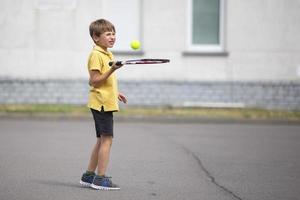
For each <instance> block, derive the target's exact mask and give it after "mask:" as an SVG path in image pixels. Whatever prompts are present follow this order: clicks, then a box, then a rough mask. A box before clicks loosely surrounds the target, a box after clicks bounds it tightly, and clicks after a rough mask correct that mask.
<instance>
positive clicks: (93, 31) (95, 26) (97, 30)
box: [89, 19, 116, 38]
mask: <svg viewBox="0 0 300 200" xmlns="http://www.w3.org/2000/svg"><path fill="white" fill-rule="evenodd" d="M89 30H90V36H91V37H92V38H93V36H94V35H96V36H97V37H99V36H100V35H101V34H102V33H104V32H107V31H111V32H116V30H115V27H114V25H113V24H112V23H111V22H110V21H108V20H106V19H98V20H96V21H93V22H92V23H91V24H90V27H89Z"/></svg>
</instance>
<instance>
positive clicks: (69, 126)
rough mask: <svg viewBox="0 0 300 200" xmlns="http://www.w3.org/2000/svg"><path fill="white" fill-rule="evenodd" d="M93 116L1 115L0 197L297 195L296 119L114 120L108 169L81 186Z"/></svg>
mask: <svg viewBox="0 0 300 200" xmlns="http://www.w3.org/2000/svg"><path fill="white" fill-rule="evenodd" d="M94 142H95V133H94V125H93V122H92V120H91V119H26V118H15V119H8V118H0V199H1V200H14V199H18V200H21V199H24V200H25V199H26V200H27V199H28V200H35V199H43V200H48V199H49V200H50V199H51V200H53V199H55V200H60V199H61V200H67V199H80V200H85V199H106V200H109V199H114V200H116V199H120V200H123V199H124V200H125V199H128V200H129V199H130V200H133V199H163V200H176V199H178V200H184V199H189V200H194V199H195V200H230V199H233V200H235V199H243V200H262V199H264V200H275V199H278V200H279V199H280V200H296V199H299V197H300V190H299V188H300V125H299V124H285V123H275V124H273V123H237V122H235V123H229V122H225V123H222V122H213V121H210V122H201V121H199V122H195V121H193V123H189V122H182V121H181V122H177V123H174V122H160V121H159V120H157V121H156V122H147V120H144V121H143V122H136V121H127V122H126V121H116V122H115V138H114V142H113V147H112V154H111V160H110V164H109V170H108V175H111V176H112V177H113V179H112V180H113V181H114V182H115V183H117V184H119V185H120V186H121V190H120V191H97V190H93V189H89V188H82V187H80V185H79V179H80V176H81V174H82V172H84V170H85V169H86V166H87V162H88V159H89V154H90V151H91V148H92V146H93V144H94Z"/></svg>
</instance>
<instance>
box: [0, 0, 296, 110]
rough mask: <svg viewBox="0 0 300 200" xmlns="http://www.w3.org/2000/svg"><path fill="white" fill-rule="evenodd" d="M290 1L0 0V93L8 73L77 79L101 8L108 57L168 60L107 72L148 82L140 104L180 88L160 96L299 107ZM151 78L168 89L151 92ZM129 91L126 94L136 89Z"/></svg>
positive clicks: (83, 74)
mask: <svg viewBox="0 0 300 200" xmlns="http://www.w3.org/2000/svg"><path fill="white" fill-rule="evenodd" d="M299 8H300V0H289V1H286V0H252V1H243V0H185V1H181V0H176V1H172V2H170V1H167V0H159V1H158V0H151V1H146V0H126V1H122V0H89V1H84V0H26V1H25V0H14V1H11V0H3V1H1V2H0V9H1V15H0V23H1V32H0V34H1V38H2V40H1V41H0V69H1V73H0V79H1V84H2V93H3V94H4V93H5V94H6V96H2V97H1V102H2V103H7V99H10V101H11V102H12V103H14V102H16V101H14V100H11V99H13V94H11V91H10V92H7V91H6V90H7V89H3V87H4V86H3V84H7V82H8V81H10V80H20V81H19V82H22V83H24V81H25V82H26V80H27V81H29V82H34V81H35V80H37V82H35V84H37V83H39V82H43V81H45V82H49V81H50V82H51V81H53V82H61V83H65V82H66V80H68V81H75V82H78V81H79V80H80V81H82V83H83V84H85V82H86V81H85V80H87V79H88V73H87V71H86V62H87V56H88V54H89V52H90V50H91V48H92V46H93V43H92V40H91V39H90V36H89V33H88V26H89V24H90V22H91V21H93V20H95V19H98V18H107V19H108V20H110V21H111V22H113V23H114V24H115V26H116V30H117V43H116V45H115V47H114V48H113V49H111V50H112V51H113V52H114V54H115V58H116V59H119V60H122V59H132V58H145V57H150V58H169V59H170V60H171V62H170V63H169V64H164V65H157V66H151V67H150V66H138V67H124V68H122V69H120V70H118V72H117V76H118V77H119V80H120V85H121V87H122V83H124V84H123V87H124V90H128V92H129V93H131V92H132V90H133V88H131V89H130V90H129V89H128V88H129V85H132V84H133V85H134V84H136V83H141V84H136V85H137V86H142V85H145V84H142V83H145V82H147V84H148V85H149V84H150V85H154V86H153V87H151V88H153V91H149V92H148V93H147V94H149V93H151V94H155V95H154V97H153V98H154V100H153V101H152V103H151V102H149V103H148V104H149V105H152V104H153V105H165V104H168V103H167V102H174V100H172V98H171V97H172V95H173V96H174V99H175V97H176V96H178V95H186V97H184V98H182V99H183V100H182V101H181V102H178V101H176V103H170V104H171V105H173V104H174V105H179V106H183V105H190V106H205V105H212V106H213V105H215V106H216V105H221V106H226V105H227V106H234V105H236V106H251V107H257V106H258V107H267V108H269V107H270V108H277V107H278V108H289V109H299V107H300V100H299V98H300V97H299V96H300V91H299V82H300V34H298V30H300V23H299V20H300V13H299V12H298V11H299ZM134 39H138V40H140V41H141V43H142V48H141V49H140V50H138V51H134V50H131V49H130V47H129V43H130V41H131V40H134ZM57 80H59V81H57ZM16 82H18V81H16ZM157 83H159V84H157ZM170 84H171V85H172V84H173V85H172V86H170ZM195 84H196V85H198V86H197V87H195V86H194V85H195ZM174 85H175V86H178V88H184V89H182V90H185V92H184V91H181V90H180V89H179V91H177V90H176V89H174V87H175V86H174ZM184 85H185V86H184ZM127 86H128V87H127ZM169 86H170V88H169ZM205 86H206V88H204V87H205ZM0 87H1V86H0ZM7 87H8V86H7ZM28 87H30V85H29V86H28ZM36 87H37V86H36ZM62 87H63V88H64V86H62ZM137 88H139V87H137ZM137 88H135V89H137ZM161 88H164V89H163V90H167V91H174V93H171V94H170V92H169V93H167V94H168V96H165V97H164V96H163V94H161V93H160V92H158V93H157V94H156V92H157V91H161ZM172 88H173V89H172ZM190 88H192V89H190ZM201 88H202V89H203V90H201ZM224 88H225V89H224ZM226 88H227V89H226ZM245 89H246V90H247V91H245ZM87 90H88V88H87V89H86V90H83V97H82V99H84V95H85V92H86V91H87ZM137 90H138V89H137ZM140 90H144V88H140ZM149 90H150V89H149ZM186 90H187V92H186ZM75 91H76V89H75ZM205 91H210V92H208V93H209V94H208V93H207V92H205ZM218 91H223V92H222V93H221V94H220V93H219V92H218ZM249 91H251V92H250V93H249ZM287 91H288V92H287ZM132 93H134V94H132V98H133V99H143V98H144V97H143V96H137V95H138V94H140V93H139V92H132ZM147 94H145V95H147ZM192 94H194V97H193V96H192ZM195 94H197V95H195ZM54 96H55V95H54ZM216 96H218V97H216ZM238 97H241V98H238ZM37 98H38V97H37ZM145 98H146V97H145ZM61 99H62V98H61ZM160 99H166V101H162V100H160ZM167 99H169V100H167ZM251 99H253V101H251ZM83 101H84V100H81V101H79V103H80V102H83ZM21 102H22V101H21ZM56 102H58V101H56ZM143 102H144V101H143V100H141V102H140V103H139V102H136V104H137V105H139V104H143ZM247 102H248V103H247ZM272 102H273V104H272ZM274 102H275V104H274ZM276 102H277V104H276ZM42 103H43V101H42ZM46 103H47V102H46ZM48 103H51V102H48ZM54 103H55V100H54ZM66 103H67V102H66ZM268 103H269V104H268ZM148 104H147V105H148ZM268 105H271V106H268ZM278 105H280V106H278Z"/></svg>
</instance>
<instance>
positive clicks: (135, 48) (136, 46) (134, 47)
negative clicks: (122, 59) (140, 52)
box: [130, 40, 141, 50]
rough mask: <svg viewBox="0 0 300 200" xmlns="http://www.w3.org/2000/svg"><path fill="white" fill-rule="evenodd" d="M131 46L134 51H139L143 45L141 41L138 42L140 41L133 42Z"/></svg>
mask: <svg viewBox="0 0 300 200" xmlns="http://www.w3.org/2000/svg"><path fill="white" fill-rule="evenodd" d="M130 46H131V48H132V49H133V50H137V49H139V48H140V46H141V43H140V41H138V40H132V41H131V43H130Z"/></svg>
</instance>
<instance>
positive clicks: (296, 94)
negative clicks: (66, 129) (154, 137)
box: [0, 79, 300, 110]
mask: <svg viewBox="0 0 300 200" xmlns="http://www.w3.org/2000/svg"><path fill="white" fill-rule="evenodd" d="M88 90H89V87H88V85H87V80H83V79H81V80H74V79H69V80H55V79H49V80H44V79H43V80H25V79H24V80H20V79H0V104H15V103H17V104H18V103H38V104H86V101H87V96H88ZM119 90H120V91H121V92H122V93H124V94H125V95H126V96H127V97H128V100H129V105H130V106H172V107H181V106H188V107H189V106H191V107H193V106H195V107H198V106H204V107H256V108H267V109H284V110H300V84H299V83H293V82H175V81H172V82H168V81H120V82H119Z"/></svg>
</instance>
